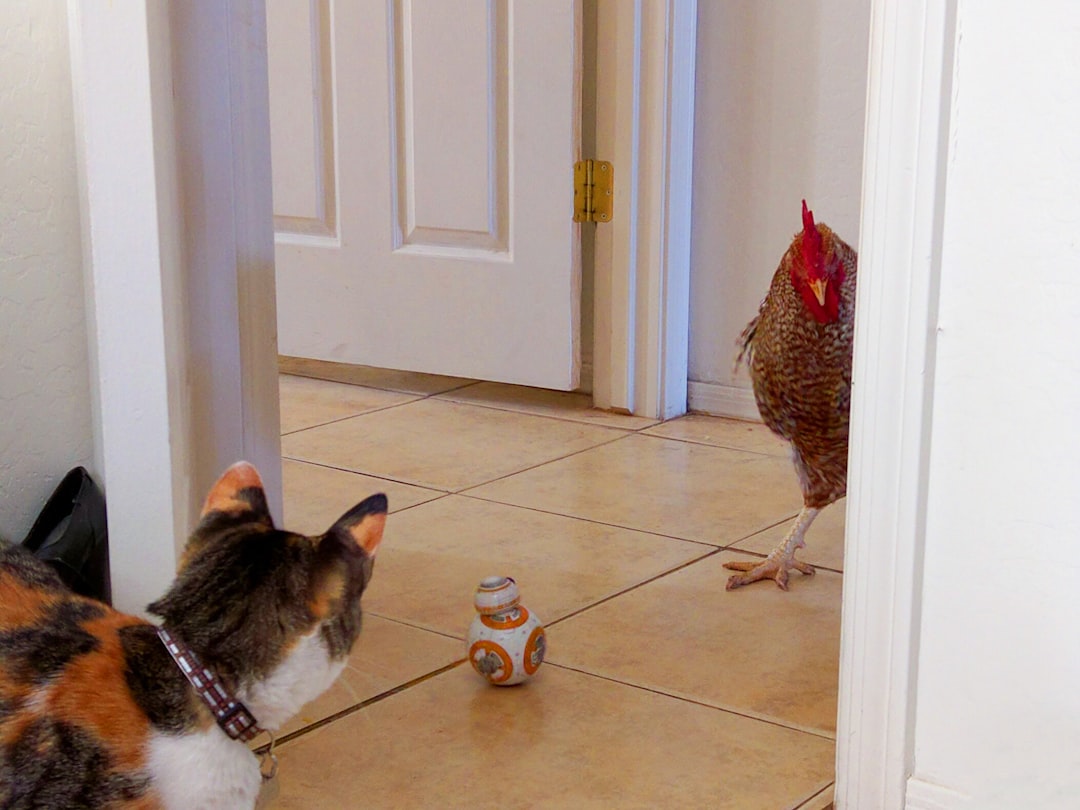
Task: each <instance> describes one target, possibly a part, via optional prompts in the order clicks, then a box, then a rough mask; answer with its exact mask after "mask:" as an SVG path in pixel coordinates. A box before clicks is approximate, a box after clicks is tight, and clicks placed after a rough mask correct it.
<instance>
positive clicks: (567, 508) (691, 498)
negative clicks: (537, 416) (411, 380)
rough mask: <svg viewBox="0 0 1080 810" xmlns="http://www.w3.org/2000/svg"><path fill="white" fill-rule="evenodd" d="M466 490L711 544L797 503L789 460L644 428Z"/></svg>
mask: <svg viewBox="0 0 1080 810" xmlns="http://www.w3.org/2000/svg"><path fill="white" fill-rule="evenodd" d="M404 407H405V408H410V407H413V406H412V405H407V406H404ZM399 410H400V409H395V410H394V411H393V412H397V411H399ZM387 413H390V412H387ZM377 416H380V414H372V415H371V416H366V417H363V419H370V418H373V417H377ZM322 429H323V428H320V430H322ZM469 494H470V495H475V496H477V497H481V498H486V499H490V500H494V501H500V502H502V503H513V504H517V505H520V506H530V507H533V508H536V509H542V510H545V511H549V512H556V513H559V514H564V515H572V516H574V517H582V518H586V519H590V520H598V521H601V522H604V523H613V524H616V525H619V526H626V527H628V528H632V529H641V530H644V531H651V532H657V533H659V534H665V535H671V536H674V537H680V538H683V539H686V540H695V541H699V542H703V543H712V544H716V545H728V544H730V543H733V542H735V541H736V540H740V539H742V538H744V537H747V536H749V535H751V534H754V533H755V532H759V531H761V530H762V529H765V528H767V527H769V526H771V525H774V524H775V523H777V522H779V521H781V520H786V519H787V518H790V517H793V516H794V515H795V514H796V513H797V512H798V510H799V507H800V506H801V504H802V497H801V495H800V494H799V487H798V482H797V480H796V477H795V472H794V470H793V469H792V466H791V462H790V461H788V460H787V459H783V458H777V457H773V456H765V455H761V454H756V453H746V452H741V451H735V450H729V449H726V448H722V447H709V446H706V445H702V444H693V443H690V442H682V441H673V440H670V439H661V438H658V437H654V436H642V435H632V436H629V437H627V438H625V439H622V440H621V441H618V442H614V443H613V444H609V445H605V446H603V447H597V448H595V449H593V450H589V451H588V452H585V453H580V454H578V455H576V456H572V457H570V458H567V459H562V460H560V461H556V462H554V463H552V464H546V465H544V466H542V467H538V468H536V469H534V470H529V471H527V472H524V473H521V474H520V475H514V476H512V477H509V478H506V479H503V480H501V481H495V482H493V483H491V484H488V485H485V486H482V487H478V488H477V489H473V490H470V491H469Z"/></svg>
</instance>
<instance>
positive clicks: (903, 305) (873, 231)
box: [835, 0, 956, 810]
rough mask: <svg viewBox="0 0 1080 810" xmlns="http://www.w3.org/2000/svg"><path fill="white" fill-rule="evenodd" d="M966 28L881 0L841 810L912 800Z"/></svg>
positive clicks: (853, 483) (868, 156)
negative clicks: (956, 85)
mask: <svg viewBox="0 0 1080 810" xmlns="http://www.w3.org/2000/svg"><path fill="white" fill-rule="evenodd" d="M955 20H956V0H903V1H902V2H893V0H873V7H872V13H871V22H870V36H871V38H870V60H869V83H868V91H867V116H866V141H865V147H864V155H863V196H862V221H861V226H860V244H859V287H858V297H857V303H856V313H857V314H856V323H855V359H854V368H853V380H854V386H853V389H852V401H851V411H852V413H851V417H852V418H851V425H852V431H851V439H850V447H851V450H850V458H849V464H848V467H849V469H848V499H847V537H846V543H845V553H844V596H843V600H844V601H843V614H842V628H841V642H840V694H839V716H838V720H837V729H836V740H837V746H836V772H837V773H836V791H835V793H836V806H837V808H840V809H841V810H843V808H849V809H853V808H864V807H874V808H902V807H907V806H914V805H909V804H907V801H908V797H907V794H906V791H907V780H908V778H909V777H910V776H911V773H912V770H913V765H914V754H913V741H914V731H915V686H916V674H917V663H918V650H919V638H918V635H919V609H920V601H921V592H922V587H921V580H922V556H923V541H924V538H925V518H926V493H927V466H928V459H929V443H930V423H931V410H930V407H931V400H932V393H933V358H934V338H935V335H936V326H937V299H938V286H939V285H938V282H939V277H940V269H941V242H942V237H941V234H942V221H943V215H944V199H945V198H944V185H945V169H946V160H947V155H948V132H949V111H950V105H951V96H952V92H951V85H952V75H953V54H954V44H955ZM921 806H927V807H928V806H930V805H921ZM934 806H937V805H934Z"/></svg>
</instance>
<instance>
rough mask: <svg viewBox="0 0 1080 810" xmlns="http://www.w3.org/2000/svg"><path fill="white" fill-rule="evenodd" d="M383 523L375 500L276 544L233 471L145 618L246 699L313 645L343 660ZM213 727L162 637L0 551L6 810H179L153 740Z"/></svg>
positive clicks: (26, 558) (246, 478)
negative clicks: (156, 620)
mask: <svg viewBox="0 0 1080 810" xmlns="http://www.w3.org/2000/svg"><path fill="white" fill-rule="evenodd" d="M385 516H386V498H385V496H383V495H375V496H372V497H371V498H368V499H367V500H365V501H363V502H362V503H361V504H359V505H358V506H356V507H355V508H354V509H352V510H351V511H349V512H348V513H346V514H345V515H344V516H343V517H342V518H341V519H340V520H339V521H337V522H336V523H335V524H334V525H333V526H332V527H331V528H330V529H329V530H328V531H327V532H326V533H325V534H323V535H320V536H317V537H305V536H302V535H298V534H293V533H291V532H285V531H280V530H278V529H275V528H274V526H273V523H272V521H271V520H270V515H269V512H268V510H267V508H266V499H265V496H264V494H263V491H262V487H261V483H260V482H259V480H258V474H257V473H255V471H254V468H252V467H250V465H244V464H241V465H236V466H234V467H233V468H230V471H229V472H227V473H226V474H225V475H224V476H223V477H222V479H221V480H220V481H219V482H218V484H217V485H216V486H215V488H214V490H213V491H212V492H211V495H210V497H209V498H208V499H207V505H206V507H205V508H204V511H203V516H202V519H201V521H200V523H199V526H198V527H197V528H196V530H195V532H194V533H193V534H192V536H191V538H190V539H189V541H188V544H187V547H186V549H185V552H184V555H183V558H182V560H181V570H180V572H179V574H178V576H177V579H176V581H175V582H174V583H173V585H172V587H171V588H170V589H169V591H168V592H167V593H166V594H165V596H164V597H162V598H161V599H160V600H158V601H157V602H155V603H153V604H152V605H150V606H149V610H151V611H152V612H153V613H156V614H157V615H159V616H161V617H162V620H163V621H162V624H163V625H164V626H165V627H167V628H168V629H169V630H170V632H172V633H174V635H176V636H177V637H179V638H180V639H182V640H183V641H184V643H185V644H187V646H189V647H190V648H191V649H192V650H194V651H195V652H196V654H197V655H198V656H199V657H200V659H201V660H202V662H203V664H204V665H206V666H208V667H210V668H211V669H213V670H214V671H215V672H216V673H217V675H218V677H219V678H220V679H221V681H222V682H223V683H224V684H225V685H226V686H227V687H228V688H230V690H232V691H233V692H234V693H236V692H242V691H243V690H245V689H248V690H252V689H255V688H257V686H258V684H259V683H260V682H261V681H263V679H266V678H268V677H270V676H271V675H272V673H274V672H275V671H276V670H277V668H279V667H280V666H281V665H282V663H283V661H284V660H285V659H286V658H287V657H288V656H289V654H290V651H291V650H292V649H293V647H294V646H295V645H296V644H297V642H298V640H299V639H300V638H301V637H312V638H320V639H321V641H322V644H323V645H324V646H325V650H326V653H327V657H328V658H329V659H330V660H332V661H333V660H339V659H343V658H344V657H345V656H347V655H348V653H349V651H350V650H351V648H352V646H353V643H354V642H355V640H356V638H357V635H358V633H359V630H360V618H361V611H360V595H361V593H362V592H363V590H364V588H365V587H366V585H367V583H368V580H369V579H370V576H371V570H372V562H373V557H374V553H375V549H376V548H377V546H378V543H379V542H380V540H381V537H382V528H383V524H384V522H385ZM320 649H321V648H320ZM256 719H258V717H257V716H256ZM214 727H215V721H214V718H213V716H212V714H211V713H210V711H209V710H208V709H207V708H206V706H205V705H204V704H203V703H202V702H201V701H200V700H199V698H198V696H197V695H196V693H195V692H194V690H193V689H192V687H191V686H190V685H189V684H188V682H187V680H186V678H185V677H184V675H183V674H182V673H181V672H180V670H179V669H178V667H177V665H176V664H175V663H174V662H173V660H172V658H171V657H170V655H169V653H168V651H167V650H166V649H165V647H164V645H163V644H162V643H161V641H160V639H159V638H158V636H157V633H156V627H155V626H154V625H152V624H150V623H148V622H146V621H144V620H142V619H139V618H136V617H133V616H128V615H124V614H122V613H119V612H118V611H115V610H113V609H112V608H110V607H108V606H106V605H104V604H101V603H98V602H95V601H93V600H90V599H86V598H84V597H81V596H77V595H75V594H73V593H72V592H70V591H69V590H67V588H66V587H65V586H64V584H63V583H62V582H61V581H60V579H59V577H57V576H56V574H55V573H53V571H52V569H51V568H49V567H48V566H47V565H45V564H43V563H41V562H40V561H38V560H37V559H35V558H34V557H33V556H32V555H31V554H30V553H29V552H27V551H26V550H24V549H23V548H21V547H19V546H14V545H12V544H10V543H5V542H3V541H0V808H52V809H55V808H67V807H72V808H74V807H80V808H81V807H85V808H132V809H134V808H140V809H141V808H156V807H168V806H173V804H174V802H171V801H170V800H169V797H168V796H167V795H165V793H163V792H162V791H160V790H159V789H158V785H157V784H156V780H157V778H158V774H157V773H155V771H154V767H160V766H154V765H153V764H152V763H151V762H150V754H149V749H150V741H151V739H152V738H154V737H155V735H159V736H160V735H164V736H166V737H170V738H176V739H182V738H184V737H185V735H191V736H194V735H196V734H200V733H202V734H204V736H205V733H207V732H208V730H211V729H213V728H214ZM215 733H216V732H215ZM221 733H224V732H221ZM236 745H243V744H242V743H236ZM242 756H250V754H249V752H247V751H246V749H245V751H244V752H243V754H242ZM252 762H253V763H254V759H253V758H252ZM255 767H256V768H257V765H255ZM182 776H183V775H181V777H182ZM212 806H214V805H212ZM221 806H224V805H221Z"/></svg>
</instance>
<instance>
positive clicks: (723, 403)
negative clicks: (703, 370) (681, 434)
mask: <svg viewBox="0 0 1080 810" xmlns="http://www.w3.org/2000/svg"><path fill="white" fill-rule="evenodd" d="M686 406H687V408H689V409H690V410H691V411H698V412H699V413H708V414H712V415H713V416H730V417H733V418H735V419H749V420H751V421H754V422H760V421H761V415H760V414H759V413H758V408H757V403H756V402H755V401H754V392H753V391H751V390H750V389H749V388H738V387H737V386H734V385H721V384H719V383H706V382H695V381H693V380H691V381H690V382H689V383H687V385H686Z"/></svg>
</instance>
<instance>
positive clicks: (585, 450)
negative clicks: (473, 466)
mask: <svg viewBox="0 0 1080 810" xmlns="http://www.w3.org/2000/svg"><path fill="white" fill-rule="evenodd" d="M544 418H547V417H544ZM609 430H614V428H609ZM619 432H620V433H621V434H622V435H621V436H615V437H613V438H611V439H608V440H607V441H603V442H600V443H599V444H594V445H591V446H589V447H583V448H582V449H580V450H575V451H574V452H572V453H567V454H566V455H563V456H559V457H558V458H550V459H548V460H547V461H541V462H539V463H537V464H533V465H532V466H530V467H524V468H522V469H520V470H514V471H513V472H508V473H505V474H504V475H499V476H496V477H495V478H492V479H490V480H488V481H482V482H480V483H479V484H469V485H468V486H467V487H462V488H461V489H457V490H454V491H453V494H455V495H463V494H465V493H466V492H469V491H470V490H473V489H478V488H479V487H486V486H487V485H488V484H494V483H495V482H496V481H504V480H505V479H507V478H513V477H514V476H515V475H521V474H522V473H527V472H532V471H533V470H536V469H539V468H540V467H546V466H547V465H548V464H554V463H556V462H558V461H565V460H566V459H568V458H573V457H574V456H580V455H581V454H582V453H588V452H589V451H590V450H596V449H598V448H600V447H607V446H608V445H609V444H614V443H615V442H619V441H622V440H623V439H626V438H628V437H630V436H635V435H637V434H635V433H633V432H631V431H619ZM480 500H488V499H486V498H481V499H480Z"/></svg>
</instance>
